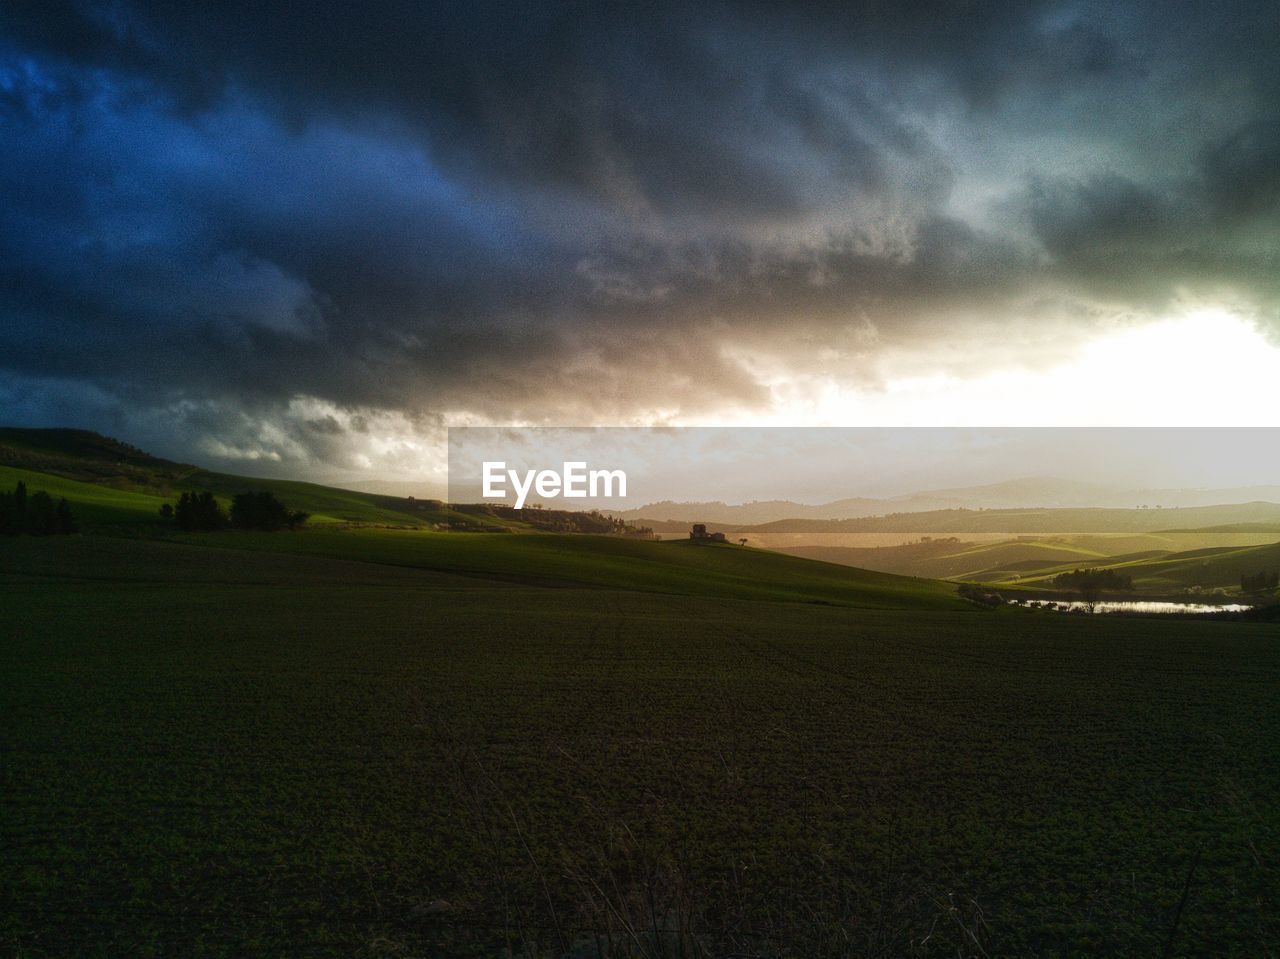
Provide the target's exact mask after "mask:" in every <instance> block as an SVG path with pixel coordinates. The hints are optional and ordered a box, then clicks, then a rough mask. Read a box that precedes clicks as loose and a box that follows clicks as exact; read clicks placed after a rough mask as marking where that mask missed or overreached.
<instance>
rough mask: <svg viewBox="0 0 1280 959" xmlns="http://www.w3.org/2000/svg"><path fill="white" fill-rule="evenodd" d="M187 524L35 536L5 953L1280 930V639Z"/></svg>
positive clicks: (17, 570)
mask: <svg viewBox="0 0 1280 959" xmlns="http://www.w3.org/2000/svg"><path fill="white" fill-rule="evenodd" d="M189 539H190V541H189V542H164V541H151V540H145V539H136V538H135V539H118V538H108V537H102V536H79V537H56V538H50V539H45V540H38V539H31V538H18V539H10V540H8V541H6V542H3V543H0V635H3V636H4V637H5V639H4V642H3V643H2V644H0V657H2V658H3V667H2V670H0V676H3V680H2V681H0V715H3V716H4V717H5V722H4V723H3V724H0V749H2V750H3V755H4V761H3V764H2V765H0V796H2V799H0V802H2V803H3V815H0V843H2V845H3V848H4V849H5V853H6V868H5V870H4V873H3V878H0V903H2V904H3V905H2V906H0V943H3V944H4V948H5V950H6V951H7V952H8V953H9V954H12V955H15V956H23V957H35V956H65V955H85V956H95V955H99V956H122V955H130V956H148V955H150V956H200V955H226V956H240V955H271V956H284V955H288V956H453V955H459V956H466V955H472V956H491V957H497V956H500V955H510V956H516V955H523V956H526V957H532V956H534V955H537V956H562V955H576V956H582V957H585V956H596V955H601V954H612V955H632V956H641V955H643V956H650V957H658V956H665V957H670V959H674V957H676V956H680V955H715V956H728V955H738V956H760V957H765V956H771V957H772V956H779V957H780V956H793V957H797V959H799V957H810V956H867V955H875V956H901V955H929V956H956V955H968V956H997V955H999V956H1025V955H1041V956H1077V955H1086V954H1088V955H1100V954H1113V955H1160V954H1163V953H1165V952H1166V949H1167V950H1168V954H1171V955H1179V956H1193V955H1206V954H1214V955H1237V956H1260V955H1267V954H1269V952H1273V951H1274V949H1275V945H1276V943H1277V942H1278V941H1280V798H1278V797H1280V711H1278V710H1277V709H1276V708H1275V704H1276V697H1277V690H1280V643H1278V642H1277V639H1278V638H1280V637H1278V636H1277V629H1276V626H1275V625H1274V623H1269V624H1268V623H1246V622H1206V621H1169V620H1163V621H1162V620H1156V619H1107V618H1104V617H1092V618H1081V617H1067V616H1057V615H1054V614H1048V613H1034V612H1027V611H1020V610H1012V609H1003V610H998V611H988V610H983V609H979V608H977V607H970V606H959V605H956V603H955V600H954V599H953V597H952V595H951V593H950V589H949V588H948V587H944V586H938V585H934V584H924V583H920V582H918V581H910V580H907V581H903V580H895V579H893V578H891V577H886V576H879V575H876V574H866V573H860V572H858V571H855V570H849V569H846V568H842V567H832V566H825V565H822V564H814V563H808V562H805V561H803V560H798V559H791V558H788V557H782V556H777V555H774V554H768V553H765V552H762V551H755V550H743V549H739V548H735V547H698V546H692V545H690V544H687V543H660V544H651V543H635V542H629V541H626V540H621V539H613V538H603V537H598V538H580V537H554V536H511V535H487V536H486V535H482V534H473V535H461V534H454V535H448V534H430V533H421V532H417V533H415V532H411V531H410V532H393V531H382V530H347V531H340V530H330V531H325V530H314V531H308V532H303V533H293V534H288V533H281V534H274V535H263V536H253V535H250V534H230V533H227V534H211V535H207V536H193V537H190V538H189ZM753 589H754V590H756V591H757V598H747V596H748V595H750V593H751V591H752V590H753ZM758 597H767V598H765V599H762V598H758ZM1193 867H1194V868H1193ZM1184 890H1185V891H1186V896H1185V904H1184V905H1183V907H1182V909H1181V913H1180V917H1179V918H1178V919H1177V920H1176V921H1175V915H1178V913H1179V910H1178V906H1179V902H1180V900H1182V899H1183V896H1184ZM655 928H657V929H659V930H660V933H659V934H657V935H655V934H654V933H653V930H654V929H655ZM592 931H594V932H595V933H597V934H601V935H603V934H606V933H607V934H608V936H609V937H611V939H610V941H611V942H612V946H613V951H612V953H608V952H606V943H605V942H604V941H603V940H601V941H600V942H599V945H600V947H601V948H600V949H599V950H597V949H596V948H595V947H594V945H588V939H587V936H588V934H589V933H590V932H592ZM575 943H576V946H575ZM535 947H536V948H535ZM575 948H576V951H574V950H575ZM504 950H507V951H506V952H504ZM682 950H683V951H682Z"/></svg>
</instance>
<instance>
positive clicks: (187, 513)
mask: <svg viewBox="0 0 1280 959" xmlns="http://www.w3.org/2000/svg"><path fill="white" fill-rule="evenodd" d="M173 518H174V519H175V520H177V523H178V529H181V530H185V531H186V532H189V533H204V532H210V531H212V530H217V529H222V528H223V527H224V526H226V525H227V514H226V513H224V512H223V511H222V504H221V503H219V502H218V501H217V500H216V499H215V498H214V496H213V494H212V493H210V492H208V491H207V490H206V491H205V492H203V493H183V494H182V495H181V496H180V497H178V505H177V506H176V507H175V508H174V511H173Z"/></svg>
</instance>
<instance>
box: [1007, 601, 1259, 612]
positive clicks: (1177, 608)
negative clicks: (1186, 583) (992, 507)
mask: <svg viewBox="0 0 1280 959" xmlns="http://www.w3.org/2000/svg"><path fill="white" fill-rule="evenodd" d="M1027 605H1028V606H1032V607H1041V608H1054V609H1057V610H1058V611H1060V612H1067V613H1074V612H1078V611H1084V612H1090V613H1243V612H1247V611H1248V610H1250V609H1253V607H1252V606H1242V605H1240V604H1239V603H1227V604H1225V605H1221V606H1211V605H1209V604H1207V603H1163V602H1155V601H1148V600H1114V601H1113V600H1107V601H1101V602H1097V603H1085V602H1081V601H1079V600H1071V601H1066V600H1063V601H1061V602H1054V601H1050V600H1044V601H1041V600H1033V601H1031V602H1029V603H1027Z"/></svg>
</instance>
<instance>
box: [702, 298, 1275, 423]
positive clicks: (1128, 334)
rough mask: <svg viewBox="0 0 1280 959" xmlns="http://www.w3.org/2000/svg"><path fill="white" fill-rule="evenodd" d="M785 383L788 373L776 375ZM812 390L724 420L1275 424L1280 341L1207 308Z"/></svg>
mask: <svg viewBox="0 0 1280 959" xmlns="http://www.w3.org/2000/svg"><path fill="white" fill-rule="evenodd" d="M775 386H776V387H779V389H777V392H779V393H783V392H785V389H784V387H785V384H783V383H781V382H779V383H777V384H775ZM813 393H814V396H815V398H814V399H813V400H811V401H804V402H794V403H789V404H783V405H780V406H779V407H778V408H777V409H776V410H775V411H774V412H773V413H772V414H769V415H766V416H764V417H761V416H758V415H746V416H742V417H738V416H733V417H728V418H726V419H725V420H723V421H722V422H723V424H724V425H729V424H740V425H746V424H752V425H794V426H801V425H805V426H1273V425H1275V420H1276V411H1277V409H1280V347H1277V346H1276V345H1275V344H1273V343H1270V342H1268V340H1267V339H1266V338H1265V337H1264V336H1263V335H1262V334H1260V333H1259V332H1258V330H1257V329H1256V327H1254V325H1253V324H1251V323H1249V322H1248V321H1246V320H1243V319H1241V318H1239V317H1237V316H1234V315H1232V314H1230V313H1227V312H1224V311H1212V310H1204V311H1199V312H1195V313H1191V314H1188V315H1186V316H1182V317H1178V318H1174V319H1169V320H1166V321H1163V322H1157V323H1153V324H1149V325H1144V326H1140V327H1134V328H1131V329H1127V330H1123V331H1119V332H1116V333H1113V334H1110V335H1106V336H1102V337H1099V338H1097V339H1095V340H1093V341H1091V342H1089V343H1087V344H1086V345H1084V346H1083V347H1081V348H1079V349H1078V350H1076V351H1074V353H1073V355H1071V356H1069V357H1067V358H1064V360H1063V361H1062V362H1061V363H1060V364H1058V365H1056V366H1051V367H1049V368H1047V369H1037V370H1031V369H1025V368H1023V369H1016V368H1015V369H1002V370H993V371H992V372H989V373H986V374H982V375H978V376H975V377H956V376H941V375H940V376H929V377H907V378H901V379H894V378H892V377H890V378H889V379H888V381H887V383H886V385H885V387H884V388H883V389H877V390H870V389H862V388H854V387H850V386H845V385H842V384H839V383H836V382H834V381H827V382H826V383H822V384H818V385H817V387H816V389H815V390H814V391H813Z"/></svg>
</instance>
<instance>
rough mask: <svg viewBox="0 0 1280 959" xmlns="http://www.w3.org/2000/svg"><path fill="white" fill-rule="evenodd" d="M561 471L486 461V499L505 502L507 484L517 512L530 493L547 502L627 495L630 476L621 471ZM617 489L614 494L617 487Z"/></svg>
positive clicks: (568, 466) (571, 466)
mask: <svg viewBox="0 0 1280 959" xmlns="http://www.w3.org/2000/svg"><path fill="white" fill-rule="evenodd" d="M563 465H564V468H563V469H562V470H561V471H560V472H558V473H557V472H556V471H555V470H525V471H524V474H523V475H521V473H520V471H519V470H509V469H507V464H506V463H505V462H503V461H502V460H498V461H490V460H485V462H484V498H485V499H506V498H507V490H508V485H507V484H508V482H509V483H510V490H511V491H512V492H513V493H514V494H515V498H516V509H524V502H525V500H526V499H527V498H528V496H529V493H530V492H535V493H537V494H538V495H539V496H543V497H546V498H548V499H552V498H555V497H557V496H563V497H566V498H569V499H581V498H585V497H587V496H590V497H592V498H593V499H594V498H597V497H601V496H626V495H627V474H626V473H625V472H623V471H622V470H588V469H587V464H586V463H579V462H573V463H565V464H563ZM615 485H616V487H617V491H616V492H615V490H614V487H615Z"/></svg>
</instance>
